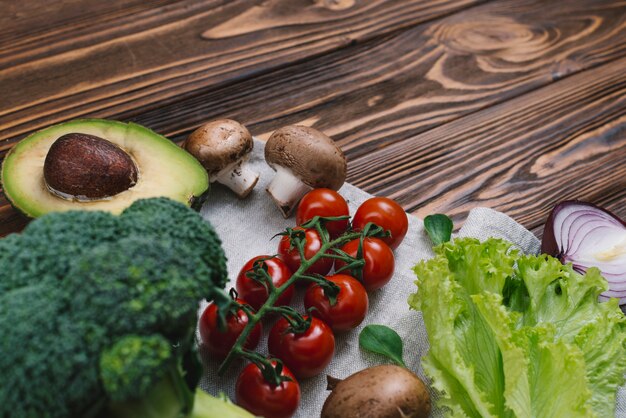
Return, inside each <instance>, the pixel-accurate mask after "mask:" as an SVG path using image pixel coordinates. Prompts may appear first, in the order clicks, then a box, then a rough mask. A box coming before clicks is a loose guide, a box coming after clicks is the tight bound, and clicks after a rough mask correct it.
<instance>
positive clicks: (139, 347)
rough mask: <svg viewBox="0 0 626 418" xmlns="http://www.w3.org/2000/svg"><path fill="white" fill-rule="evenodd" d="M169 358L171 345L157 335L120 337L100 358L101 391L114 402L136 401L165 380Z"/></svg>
mask: <svg viewBox="0 0 626 418" xmlns="http://www.w3.org/2000/svg"><path fill="white" fill-rule="evenodd" d="M172 357H173V353H172V343H171V342H170V341H169V340H167V339H165V338H163V337H161V336H159V335H151V336H147V337H144V336H138V335H130V336H126V337H122V338H121V339H120V340H118V341H117V342H116V343H115V344H114V345H113V347H111V348H109V349H106V350H104V351H103V352H102V356H101V357H100V377H101V380H102V385H103V386H104V390H105V391H106V392H107V394H108V395H109V396H110V398H111V400H113V401H125V400H127V399H133V398H139V397H141V396H143V395H144V394H145V393H146V392H147V391H148V390H149V389H150V388H151V387H152V386H153V385H154V384H155V382H158V381H160V380H161V379H163V378H164V377H165V375H166V374H167V371H168V367H169V365H170V364H172V363H174V361H173V360H172Z"/></svg>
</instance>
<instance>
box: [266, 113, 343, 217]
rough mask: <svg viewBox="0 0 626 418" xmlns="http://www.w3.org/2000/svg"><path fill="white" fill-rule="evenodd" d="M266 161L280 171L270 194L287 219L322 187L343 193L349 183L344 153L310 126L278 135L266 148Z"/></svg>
mask: <svg viewBox="0 0 626 418" xmlns="http://www.w3.org/2000/svg"><path fill="white" fill-rule="evenodd" d="M265 160H266V161H267V163H268V164H269V165H270V166H271V167H272V168H273V169H274V170H276V175H275V176H274V178H273V179H272V182H271V183H270V184H269V186H268V187H267V192H268V193H269V194H270V195H271V196H272V198H273V199H274V201H275V202H276V204H277V205H278V207H279V208H280V210H281V212H282V213H283V216H284V217H285V218H286V217H288V216H289V215H290V214H291V211H292V210H293V208H294V207H295V206H296V205H297V204H298V202H299V201H300V199H301V198H302V196H304V195H305V194H306V193H307V192H308V191H310V190H312V189H316V188H320V187H325V188H329V189H333V190H339V188H340V187H341V186H342V185H343V183H344V181H345V180H346V171H347V164H346V157H345V156H344V155H343V152H342V151H341V149H340V148H339V147H338V146H337V145H336V144H335V142H334V141H333V140H332V139H330V138H329V137H328V136H326V135H325V134H323V133H322V132H320V131H318V130H316V129H313V128H309V127H307V126H297V125H290V126H285V127H283V128H280V129H278V130H277V131H275V132H274V133H273V134H272V136H270V138H269V139H268V140H267V144H265Z"/></svg>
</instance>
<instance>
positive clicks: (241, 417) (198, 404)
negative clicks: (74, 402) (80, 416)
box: [105, 367, 254, 418]
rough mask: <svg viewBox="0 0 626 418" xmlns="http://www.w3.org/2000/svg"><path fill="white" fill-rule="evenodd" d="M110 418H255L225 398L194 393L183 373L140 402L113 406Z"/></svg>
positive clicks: (167, 379)
mask: <svg viewBox="0 0 626 418" xmlns="http://www.w3.org/2000/svg"><path fill="white" fill-rule="evenodd" d="M105 416H106V417H108V418H113V417H114V418H137V417H143V418H183V417H184V418H254V416H253V415H252V414H250V413H249V412H247V411H246V410H244V409H242V408H240V407H238V406H236V405H234V404H233V403H231V402H230V401H229V400H228V398H225V397H222V398H220V397H213V396H211V395H209V394H208V393H206V392H204V391H203V390H201V389H199V388H197V389H195V391H194V392H192V391H191V390H190V389H189V387H188V386H187V384H186V383H185V381H184V379H183V378H182V376H181V374H180V373H179V371H178V370H177V369H176V368H175V367H173V368H172V369H171V370H170V373H168V375H167V376H166V377H165V378H164V379H163V380H161V381H160V382H158V383H157V384H156V385H154V387H152V388H151V389H150V390H149V391H148V393H146V394H145V395H144V396H143V397H142V398H140V399H133V400H127V401H122V402H117V403H111V404H109V406H108V410H107V413H106V415H105Z"/></svg>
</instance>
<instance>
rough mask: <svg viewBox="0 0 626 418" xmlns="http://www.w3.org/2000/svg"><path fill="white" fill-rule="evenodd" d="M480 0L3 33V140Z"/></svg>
mask: <svg viewBox="0 0 626 418" xmlns="http://www.w3.org/2000/svg"><path fill="white" fill-rule="evenodd" d="M31 1H34V0H31ZM57 2H58V1H57ZM477 2H478V1H476V0H454V1H453V0H430V1H428V2H423V1H410V2H407V1H401V0H396V1H383V0H375V1H351V0H317V1H311V0H273V1H260V0H257V1H241V0H240V1H226V0H221V1H218V0H210V1H198V0H186V1H180V2H175V3H174V4H167V5H164V6H160V7H154V8H145V9H142V10H138V11H136V12H132V11H129V13H128V15H126V16H118V14H119V13H117V14H114V15H113V16H112V17H110V18H108V19H102V20H100V19H92V24H91V25H89V26H87V27H84V23H83V22H82V20H79V21H78V23H76V24H74V23H70V24H69V27H66V26H62V29H57V30H56V31H55V29H51V30H50V32H49V33H46V32H45V31H44V32H43V34H40V33H39V32H34V33H29V34H30V35H31V37H32V38H34V39H30V38H29V37H25V38H20V39H17V38H13V37H12V36H9V35H6V34H5V35H6V36H5V37H4V38H3V47H2V48H0V51H4V52H5V53H4V55H3V57H1V58H0V91H2V92H3V95H4V97H3V103H2V108H1V109H0V128H1V130H0V140H5V141H3V143H2V147H1V148H2V149H4V150H6V149H7V147H9V146H10V145H11V144H12V143H13V140H14V139H16V138H17V137H19V136H22V135H24V134H26V133H28V132H30V131H32V130H35V129H38V128H41V127H44V126H47V125H49V124H52V123H55V122H59V121H62V120H67V119H72V118H77V117H81V116H86V115H90V116H96V117H112V116H115V115H118V114H121V113H122V112H124V111H132V110H136V109H146V110H147V109H149V108H155V107H157V106H161V105H164V104H167V103H171V102H175V101H178V100H180V99H181V98H182V97H186V96H189V95H195V94H198V92H199V91H202V89H204V88H207V87H211V86H215V85H218V84H223V83H228V82H233V81H236V80H238V79H241V78H246V77H249V76H251V75H253V74H258V73H262V72H266V71H269V70H271V69H275V68H279V67H280V66H283V65H286V64H289V63H292V62H294V61H297V60H303V59H307V58H310V57H312V56H316V55H320V54H323V53H327V52H329V51H332V50H335V49H338V48H342V47H345V46H346V45H349V44H351V43H355V42H363V41H365V40H367V39H370V38H373V37H377V36H382V35H384V34H387V33H392V32H395V31H399V30H402V29H403V28H406V27H410V26H414V25H416V24H419V23H420V22H423V21H426V20H430V19H433V18H436V17H439V16H442V15H446V14H449V13H451V12H454V11H457V10H460V9H463V8H465V7H467V6H469V5H471V4H474V3H477ZM61 3H65V2H61ZM82 3H84V6H85V8H86V9H89V5H90V4H91V3H94V4H95V3H99V2H96V1H94V0H89V1H84V2H82ZM128 7H129V8H131V7H137V5H136V3H134V2H132V1H128ZM122 10H124V8H122ZM14 13H16V12H14ZM42 20H43V19H37V18H33V19H32V21H29V22H24V23H23V26H34V25H37V24H45V21H43V22H42ZM58 31H60V33H59V32H58ZM41 36H45V42H44V41H42V40H41V39H40V37H41ZM15 42H18V43H19V45H18V46H15V47H12V46H11V45H13V44H14V43H15ZM33 43H35V44H37V47H35V48H33ZM20 45H21V46H20Z"/></svg>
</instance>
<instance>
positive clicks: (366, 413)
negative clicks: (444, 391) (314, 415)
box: [321, 365, 431, 418]
mask: <svg viewBox="0 0 626 418" xmlns="http://www.w3.org/2000/svg"><path fill="white" fill-rule="evenodd" d="M328 389H329V390H332V392H331V394H330V395H329V396H328V398H326V402H324V406H323V407H322V413H321V418H427V417H428V416H429V415H430V410H431V400H430V394H429V393H428V390H427V389H426V386H425V385H424V382H422V381H421V380H420V378H419V377H417V376H416V375H415V374H413V373H412V372H410V371H409V370H407V369H405V368H402V367H399V366H395V365H382V366H375V367H371V368H369V369H365V370H361V371H360V372H357V373H355V374H353V375H351V376H349V377H347V378H346V379H345V380H338V379H334V378H331V377H330V376H329V377H328Z"/></svg>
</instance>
